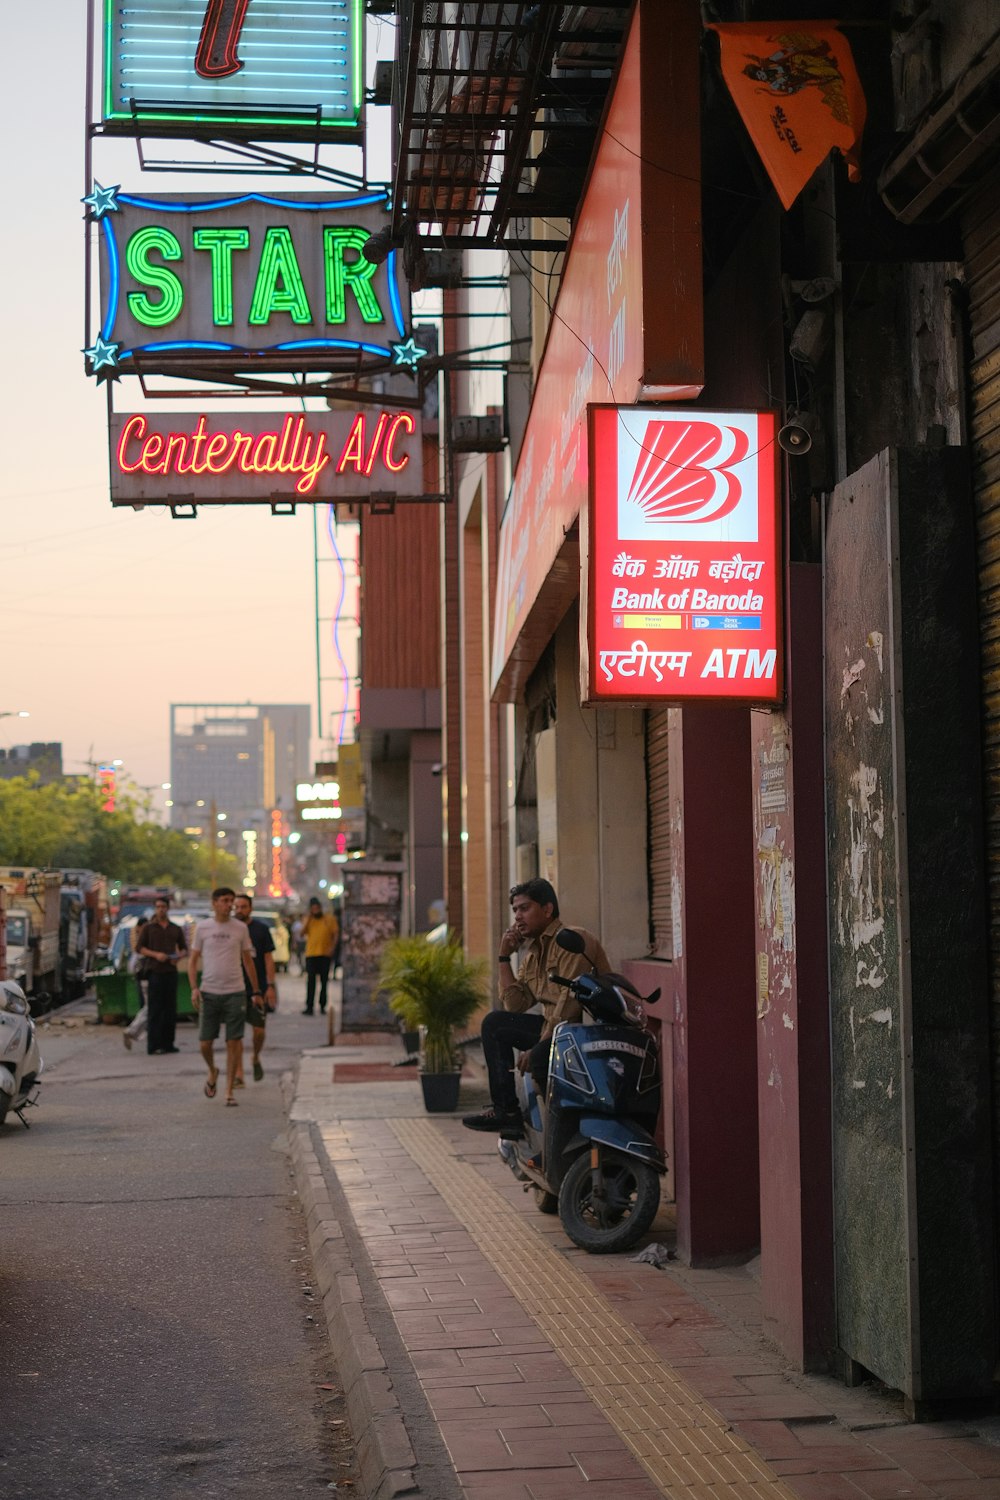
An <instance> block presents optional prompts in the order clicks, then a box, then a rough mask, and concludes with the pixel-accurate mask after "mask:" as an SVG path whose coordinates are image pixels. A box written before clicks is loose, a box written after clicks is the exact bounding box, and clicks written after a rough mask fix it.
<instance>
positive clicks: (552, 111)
mask: <svg viewBox="0 0 1000 1500" xmlns="http://www.w3.org/2000/svg"><path fill="white" fill-rule="evenodd" d="M629 9H630V0H618V3H615V4H611V5H563V4H555V3H552V0H548V3H533V4H532V3H525V0H519V3H513V4H506V5H503V4H487V3H484V0H453V3H429V0H424V3H418V0H405V3H404V4H403V6H402V13H401V16H400V27H399V37H400V44H399V45H400V55H399V66H398V68H397V77H396V106H397V114H398V121H399V142H398V155H397V160H396V166H395V174H394V193H393V202H394V219H393V227H394V229H395V230H397V231H399V230H400V229H401V227H402V224H403V221H404V220H409V221H410V222H412V223H418V224H420V225H421V226H425V229H424V234H425V239H426V240H427V241H428V242H429V243H434V241H435V240H438V241H441V242H445V243H447V244H448V245H452V246H456V245H479V246H491V245H492V246H502V245H512V246H518V247H520V248H523V249H529V248H535V247H538V246H543V247H544V248H546V249H550V250H551V249H552V248H553V241H552V239H551V238H548V239H544V240H535V239H532V238H531V229H530V226H529V223H528V221H529V220H530V219H531V218H533V217H535V218H545V217H548V216H553V217H560V218H572V216H573V213H574V211H575V208H576V204H577V202H578V199H579V195H580V190H581V188H582V185H583V180H584V177H585V175H586V170H587V166H588V164H589V161H590V155H591V151H592V149H593V144H594V138H595V135H596V131H597V125H598V122H599V119H600V115H601V110H602V108H603V105H604V100H605V97H606V95H607V91H608V88H609V85H610V81H611V74H612V71H613V69H614V66H615V63H616V61H617V57H618V52H619V49H620V46H621V40H622V35H623V32H624V29H625V23H626V20H627V15H628V11H629Z"/></svg>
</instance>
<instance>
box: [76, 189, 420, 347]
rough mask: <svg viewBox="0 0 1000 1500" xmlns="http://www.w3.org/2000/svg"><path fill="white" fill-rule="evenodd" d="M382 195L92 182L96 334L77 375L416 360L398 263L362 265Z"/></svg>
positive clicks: (393, 258)
mask: <svg viewBox="0 0 1000 1500" xmlns="http://www.w3.org/2000/svg"><path fill="white" fill-rule="evenodd" d="M386 201H387V200H386V194H385V193H384V192H376V193H364V194H355V195H353V196H350V197H343V198H313V197H309V196H305V195H304V196H302V197H282V198H277V197H271V196H269V195H266V194H260V193H245V194H241V195H240V196H238V197H232V198H209V197H204V198H202V197H191V198H175V197H173V196H163V197H145V196H142V197H140V196H137V195H136V194H133V193H124V192H122V190H121V188H120V187H118V186H113V187H104V186H102V185H101V184H100V183H97V182H95V183H94V185H93V189H92V191H91V192H90V193H89V194H88V195H87V196H86V197H85V198H84V200H83V202H84V204H85V205H86V207H87V209H88V211H89V216H90V218H91V219H93V220H94V221H95V222H96V223H97V225H98V227H99V230H100V268H101V312H100V319H101V321H100V328H99V330H98V331H97V334H96V336H95V338H94V340H93V343H92V344H91V345H90V346H89V347H88V348H87V349H85V350H84V353H85V355H86V357H87V360H88V372H89V373H90V374H92V375H98V374H101V373H102V372H106V373H110V374H113V375H115V376H117V375H119V374H139V373H140V369H141V370H142V371H150V372H156V371H158V370H164V371H169V372H171V373H174V374H176V373H178V371H181V372H183V370H184V369H185V368H186V367H189V366H191V365H197V364H201V363H205V362H210V363H215V364H219V363H221V364H223V365H225V366H226V367H227V368H258V367H260V366H261V364H266V367H267V368H269V369H279V370H291V369H297V368H300V367H308V368H311V369H315V368H320V369H322V368H323V367H324V365H329V366H335V365H337V364H343V363H344V362H345V361H347V362H351V363H356V362H357V360H358V358H359V357H361V356H365V355H368V356H374V357H376V358H379V359H384V360H388V361H389V362H390V364H396V365H410V366H411V367H412V366H413V365H414V364H415V362H416V360H417V359H419V358H420V357H421V356H422V355H423V353H424V350H422V349H419V348H416V347H415V346H414V342H413V339H412V337H408V329H409V288H408V286H407V283H406V279H405V277H404V276H403V274H402V267H401V265H400V264H399V259H400V257H399V255H398V253H397V252H396V251H395V250H393V251H391V252H390V254H389V256H388V258H387V260H386V261H385V263H384V264H383V265H380V266H375V265H373V264H372V263H371V262H370V261H368V260H366V259H365V257H364V256H363V255H362V253H361V251H362V247H363V245H364V244H365V241H366V240H367V239H368V238H369V236H370V234H371V233H372V230H373V229H375V228H378V227H379V226H380V225H381V224H382V223H383V219H384V210H385V206H386Z"/></svg>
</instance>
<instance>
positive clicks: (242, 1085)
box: [233, 1078, 246, 1089]
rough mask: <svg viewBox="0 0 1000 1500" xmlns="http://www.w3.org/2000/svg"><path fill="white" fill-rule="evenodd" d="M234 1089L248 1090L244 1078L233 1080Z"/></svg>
mask: <svg viewBox="0 0 1000 1500" xmlns="http://www.w3.org/2000/svg"><path fill="white" fill-rule="evenodd" d="M233 1088H234V1089H245V1088H246V1084H245V1083H244V1082H243V1079H242V1078H234V1079H233Z"/></svg>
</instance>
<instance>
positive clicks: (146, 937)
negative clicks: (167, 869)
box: [135, 896, 187, 1053]
mask: <svg viewBox="0 0 1000 1500" xmlns="http://www.w3.org/2000/svg"><path fill="white" fill-rule="evenodd" d="M169 911H170V903H169V902H168V900H167V898H166V896H158V897H157V899H156V902H155V903H154V906H153V916H152V919H151V920H150V921H149V922H147V923H146V924H145V925H144V926H143V927H141V928H140V930H139V935H138V937H137V938H136V943H135V951H136V953H138V955H139V956H140V958H141V959H142V965H143V967H142V976H143V978H144V979H145V981H146V996H147V1000H146V1003H147V1004H148V1006H149V1030H148V1031H147V1033H146V1051H147V1052H149V1053H154V1052H179V1051H180V1048H179V1047H176V1046H175V1045H174V1035H175V1033H176V1030H177V965H178V964H179V962H180V961H181V959H182V958H185V957H186V956H187V943H186V942H185V941H184V934H183V932H182V931H181V929H180V928H179V927H178V926H177V923H176V922H171V920H170V917H169V915H168V914H169Z"/></svg>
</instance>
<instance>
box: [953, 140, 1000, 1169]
mask: <svg viewBox="0 0 1000 1500" xmlns="http://www.w3.org/2000/svg"><path fill="white" fill-rule="evenodd" d="M962 231H963V238H964V245H965V274H966V282H967V286H968V299H969V301H968V308H969V335H970V344H971V347H970V349H969V359H968V381H969V417H970V427H971V430H970V443H971V448H972V483H973V493H974V503H975V508H976V531H977V538H978V552H979V612H980V648H981V652H982V679H983V767H984V777H985V798H986V807H985V815H986V859H987V877H988V882H989V892H988V900H989V920H990V968H991V986H992V988H991V1023H990V1027H991V1035H992V1077H993V1099H994V1142H995V1145H996V1147H997V1163H998V1170H1000V169H998V170H994V171H993V172H992V173H991V174H990V176H989V177H988V178H987V180H986V181H985V182H984V183H983V184H982V187H981V188H980V189H979V191H977V192H976V194H975V196H974V197H971V198H970V199H968V200H967V201H966V204H965V205H964V209H963V213H962Z"/></svg>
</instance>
